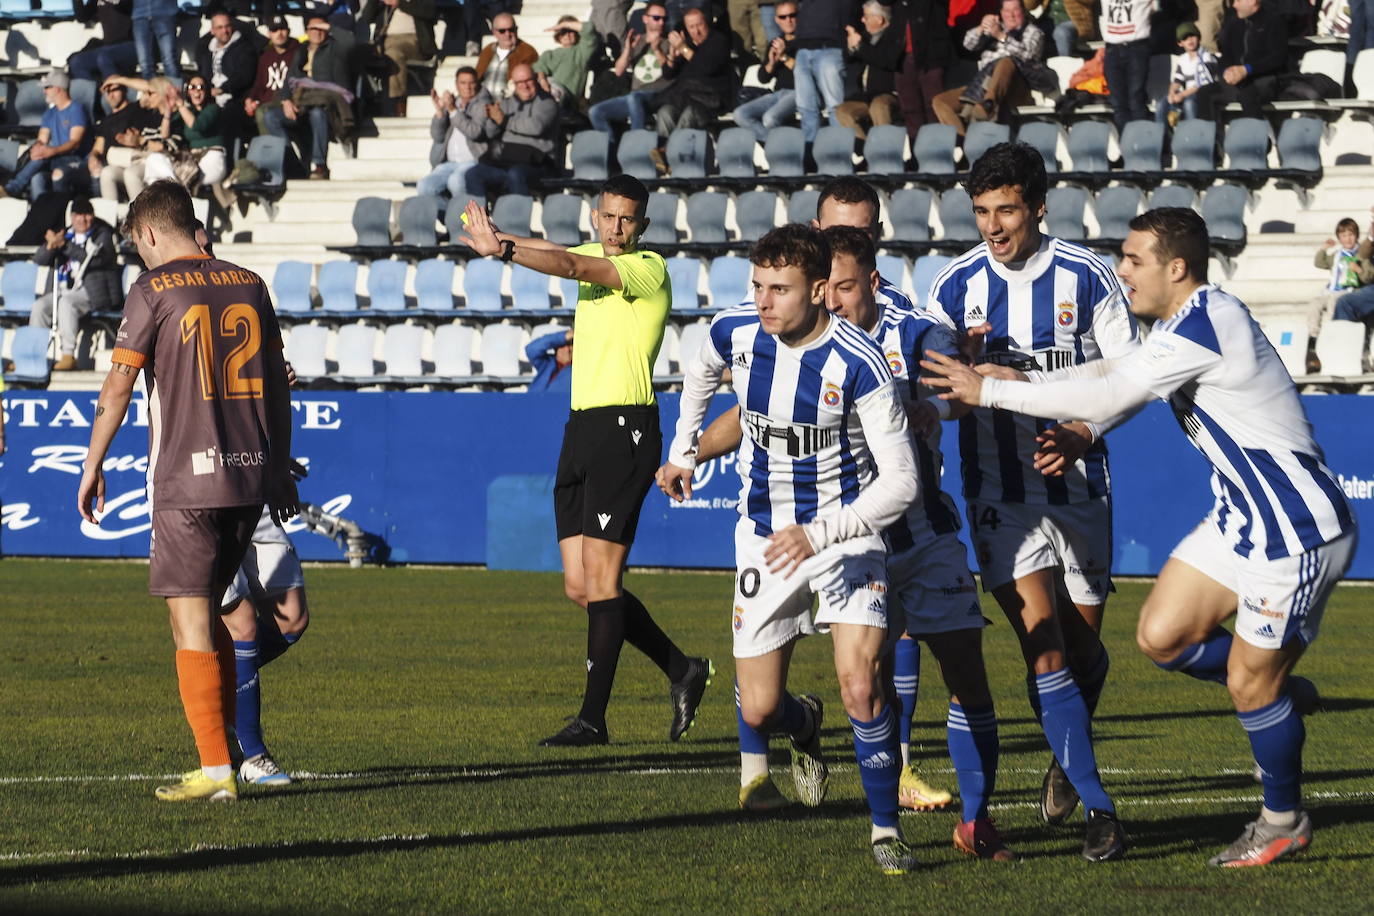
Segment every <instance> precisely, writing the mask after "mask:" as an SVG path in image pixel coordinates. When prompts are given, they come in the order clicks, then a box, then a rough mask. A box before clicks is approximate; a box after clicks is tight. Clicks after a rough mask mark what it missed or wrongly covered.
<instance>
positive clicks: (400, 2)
mask: <svg viewBox="0 0 1374 916" xmlns="http://www.w3.org/2000/svg"><path fill="white" fill-rule="evenodd" d="M437 19H438V14H437V13H436V12H435V4H434V0H367V5H366V6H365V7H363V11H362V13H361V14H360V15H359V16H358V21H359V22H361V23H364V24H371V25H372V26H373V32H372V43H373V44H374V45H376V46H377V47H378V48H380V49H381V52H382V55H383V56H384V57H386V59H387V60H389V61H390V62H391V67H390V70H391V79H390V80H389V81H388V82H387V95H388V96H389V97H390V100H391V113H392V114H394V115H395V116H396V117H398V118H404V117H405V114H406V62H407V61H411V60H428V59H429V58H431V57H433V56H434V55H435V54H436V53H438V47H437V46H436V45H435V44H434V23H435V21H436V20H437Z"/></svg>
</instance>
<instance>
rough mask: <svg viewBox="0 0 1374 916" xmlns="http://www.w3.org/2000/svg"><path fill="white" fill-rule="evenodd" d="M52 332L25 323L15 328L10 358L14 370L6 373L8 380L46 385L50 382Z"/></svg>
mask: <svg viewBox="0 0 1374 916" xmlns="http://www.w3.org/2000/svg"><path fill="white" fill-rule="evenodd" d="M51 336H52V335H51V333H50V332H49V331H48V329H47V328H35V327H31V326H29V325H23V326H21V327H17V328H15V329H14V338H13V340H11V341H10V359H11V360H12V361H13V362H14V370H13V371H12V372H7V373H5V380H6V381H7V382H20V383H23V384H32V385H46V384H47V383H48V377H49V368H48V341H49V340H50V339H51Z"/></svg>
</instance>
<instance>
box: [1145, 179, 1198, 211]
mask: <svg viewBox="0 0 1374 916" xmlns="http://www.w3.org/2000/svg"><path fill="white" fill-rule="evenodd" d="M1159 207H1192V208H1194V209H1196V208H1197V192H1196V191H1194V190H1193V189H1192V188H1190V187H1188V186H1187V185H1183V184H1165V185H1160V186H1159V187H1158V188H1155V190H1154V193H1152V194H1151V195H1150V202H1149V204H1148V205H1147V206H1146V208H1145V209H1147V210H1154V209H1157V208H1159Z"/></svg>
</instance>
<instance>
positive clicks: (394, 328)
mask: <svg viewBox="0 0 1374 916" xmlns="http://www.w3.org/2000/svg"><path fill="white" fill-rule="evenodd" d="M424 342H425V329H424V328H422V327H420V326H419V325H418V324H393V325H391V326H390V327H389V328H387V329H386V334H385V335H383V337H382V363H383V364H384V365H385V367H386V369H385V372H386V376H387V378H388V379H389V380H392V381H408V382H414V383H422V382H424V381H425V379H424V377H423V376H424V363H423V362H422V360H421V354H422V352H423V350H424Z"/></svg>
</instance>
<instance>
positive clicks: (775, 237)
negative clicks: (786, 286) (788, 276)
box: [749, 223, 830, 281]
mask: <svg viewBox="0 0 1374 916" xmlns="http://www.w3.org/2000/svg"><path fill="white" fill-rule="evenodd" d="M749 262H750V263H751V264H753V265H754V266H755V267H775V268H776V267H797V268H800V269H801V272H802V273H803V274H805V275H806V279H807V280H808V281H814V280H824V279H826V278H827V277H829V276H830V243H829V242H827V241H826V238H825V235H824V234H823V233H822V232H821V231H820V230H819V229H813V228H812V227H811V226H805V225H802V224H801V223H788V224H787V225H786V226H779V227H778V228H776V229H774V230H773V231H771V232H769V233H768V234H767V235H765V236H764V237H763V238H761V239H759V240H758V241H757V242H755V243H754V247H753V248H751V249H749Z"/></svg>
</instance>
